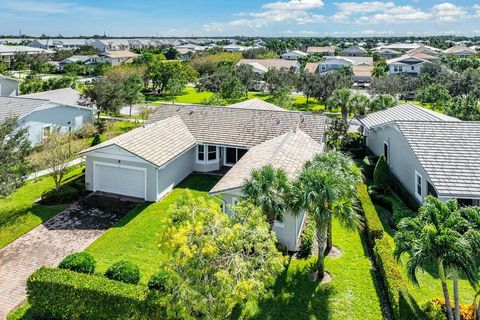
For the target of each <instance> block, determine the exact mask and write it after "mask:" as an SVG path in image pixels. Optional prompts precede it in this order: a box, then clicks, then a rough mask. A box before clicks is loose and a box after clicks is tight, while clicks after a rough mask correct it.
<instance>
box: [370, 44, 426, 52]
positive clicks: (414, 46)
mask: <svg viewBox="0 0 480 320" xmlns="http://www.w3.org/2000/svg"><path fill="white" fill-rule="evenodd" d="M421 46H422V45H421V44H418V43H407V42H405V43H402V42H399V43H392V44H383V45H380V46H378V47H376V48H375V50H377V51H378V50H381V49H391V50H396V51H403V52H406V51H410V50H414V49H417V48H418V47H421Z"/></svg>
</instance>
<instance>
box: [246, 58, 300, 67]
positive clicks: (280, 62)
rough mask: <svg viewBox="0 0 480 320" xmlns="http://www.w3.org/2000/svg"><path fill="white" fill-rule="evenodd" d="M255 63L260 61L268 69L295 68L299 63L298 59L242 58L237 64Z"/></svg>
mask: <svg viewBox="0 0 480 320" xmlns="http://www.w3.org/2000/svg"><path fill="white" fill-rule="evenodd" d="M252 63H253V64H255V63H258V64H260V65H261V66H263V67H265V68H266V69H270V68H276V69H281V68H285V69H289V68H295V67H297V65H298V62H297V61H296V60H285V59H241V60H240V61H238V62H237V65H242V64H252Z"/></svg>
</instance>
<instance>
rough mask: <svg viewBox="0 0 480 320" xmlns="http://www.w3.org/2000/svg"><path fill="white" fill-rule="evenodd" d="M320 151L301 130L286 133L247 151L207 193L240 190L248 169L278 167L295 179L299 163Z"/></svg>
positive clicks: (248, 173) (318, 144) (319, 146)
mask: <svg viewBox="0 0 480 320" xmlns="http://www.w3.org/2000/svg"><path fill="white" fill-rule="evenodd" d="M322 151H323V144H320V143H318V142H316V141H315V140H313V139H312V138H311V137H310V136H309V135H308V134H306V133H305V132H303V131H302V130H295V131H289V132H286V133H284V134H282V135H280V136H278V137H275V138H273V139H270V140H268V141H265V142H263V143H261V144H259V145H257V146H255V147H253V148H251V149H250V150H249V151H248V152H247V153H246V154H245V155H244V156H243V157H242V159H240V160H239V161H238V162H237V164H236V165H235V166H233V167H232V168H231V169H230V170H229V171H228V172H227V174H226V175H225V176H224V177H223V178H222V179H221V180H220V181H219V182H218V183H217V184H216V185H215V186H214V187H213V189H212V190H210V193H211V194H215V193H220V192H224V191H226V190H231V189H236V188H240V187H241V186H242V185H243V183H244V181H245V179H247V178H248V177H249V176H250V174H251V172H252V170H254V169H260V168H261V167H263V166H265V165H267V164H270V165H272V166H274V167H276V168H282V169H284V170H285V172H286V174H287V176H288V177H289V178H295V177H296V176H297V175H298V173H299V172H300V170H301V168H302V166H303V164H304V163H305V162H306V161H308V160H311V159H312V158H313V157H314V156H315V155H316V154H318V153H321V152H322Z"/></svg>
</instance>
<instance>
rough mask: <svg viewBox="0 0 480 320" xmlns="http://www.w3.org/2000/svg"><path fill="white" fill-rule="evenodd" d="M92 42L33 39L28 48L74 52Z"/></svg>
mask: <svg viewBox="0 0 480 320" xmlns="http://www.w3.org/2000/svg"><path fill="white" fill-rule="evenodd" d="M92 42H93V40H92V39H35V40H33V41H32V42H30V43H29V44H28V46H29V47H32V48H40V49H46V50H74V49H78V48H80V47H83V46H86V45H91V44H92Z"/></svg>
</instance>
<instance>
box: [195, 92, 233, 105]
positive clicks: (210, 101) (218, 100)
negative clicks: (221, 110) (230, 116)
mask: <svg viewBox="0 0 480 320" xmlns="http://www.w3.org/2000/svg"><path fill="white" fill-rule="evenodd" d="M201 104H204V105H208V106H226V105H227V104H228V102H227V101H226V100H225V99H223V98H222V97H220V96H219V95H218V94H213V95H212V96H211V97H209V98H207V99H203V100H202V102H201Z"/></svg>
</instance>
